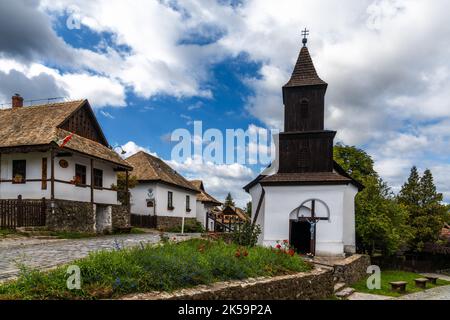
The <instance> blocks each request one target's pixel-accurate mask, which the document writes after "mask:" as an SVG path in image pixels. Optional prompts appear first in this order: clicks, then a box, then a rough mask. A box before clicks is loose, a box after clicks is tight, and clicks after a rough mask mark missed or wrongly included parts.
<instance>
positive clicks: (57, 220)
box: [46, 200, 95, 233]
mask: <svg viewBox="0 0 450 320" xmlns="http://www.w3.org/2000/svg"><path fill="white" fill-rule="evenodd" d="M54 202H55V208H51V201H48V207H47V217H46V224H47V228H48V229H49V230H53V231H69V232H89V233H90V232H95V213H94V209H93V207H92V205H91V204H90V203H89V202H78V201H67V200H55V201H54Z"/></svg>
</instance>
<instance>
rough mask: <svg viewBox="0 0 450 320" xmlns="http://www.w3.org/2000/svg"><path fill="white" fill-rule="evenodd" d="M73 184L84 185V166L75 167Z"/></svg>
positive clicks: (77, 165)
mask: <svg viewBox="0 0 450 320" xmlns="http://www.w3.org/2000/svg"><path fill="white" fill-rule="evenodd" d="M75 184H82V185H86V166H83V165H81V164H76V165H75Z"/></svg>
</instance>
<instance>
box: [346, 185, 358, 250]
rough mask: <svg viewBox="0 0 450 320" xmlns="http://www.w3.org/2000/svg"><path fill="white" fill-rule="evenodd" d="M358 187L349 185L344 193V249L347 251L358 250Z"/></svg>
mask: <svg viewBox="0 0 450 320" xmlns="http://www.w3.org/2000/svg"><path fill="white" fill-rule="evenodd" d="M357 193H358V188H356V187H355V186H354V185H348V186H347V188H346V189H345V193H344V230H343V231H344V234H343V239H344V250H345V252H346V253H355V252H356V239H355V197H356V195H357Z"/></svg>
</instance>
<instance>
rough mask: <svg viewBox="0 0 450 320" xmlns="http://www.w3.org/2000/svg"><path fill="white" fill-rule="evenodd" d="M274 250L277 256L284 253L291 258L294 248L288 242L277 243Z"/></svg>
mask: <svg viewBox="0 0 450 320" xmlns="http://www.w3.org/2000/svg"><path fill="white" fill-rule="evenodd" d="M275 249H276V253H277V254H280V253H284V254H288V255H290V256H291V257H293V256H294V255H295V248H294V247H293V246H292V245H291V244H290V243H289V241H288V240H283V241H277V244H276V246H275Z"/></svg>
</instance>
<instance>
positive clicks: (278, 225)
mask: <svg viewBox="0 0 450 320" xmlns="http://www.w3.org/2000/svg"><path fill="white" fill-rule="evenodd" d="M306 44H307V40H306V38H305V39H304V40H303V48H302V49H301V51H300V55H299V57H298V60H297V63H296V65H295V68H294V71H293V73H292V76H291V79H290V80H289V82H288V83H287V84H286V85H285V86H284V87H283V102H284V106H285V110H284V132H282V133H280V134H279V135H277V136H275V137H274V140H275V144H276V150H277V155H276V159H275V160H274V161H273V163H272V164H271V166H270V167H268V168H267V169H266V170H265V171H264V172H263V173H262V174H261V175H259V176H258V177H257V178H256V179H255V180H253V181H252V182H250V183H249V184H248V185H247V186H245V187H244V189H245V190H246V191H247V192H248V193H250V195H251V197H252V203H253V208H252V217H253V218H254V219H255V220H256V224H258V225H260V226H261V229H262V233H261V235H260V238H259V244H262V245H265V246H275V245H276V244H277V242H279V241H284V240H288V241H289V242H290V243H291V245H293V246H294V247H295V249H296V250H297V252H299V253H302V254H310V255H313V256H344V255H345V254H352V253H354V252H355V196H356V194H357V193H358V191H360V190H361V189H362V188H363V186H362V185H361V184H360V183H359V182H357V181H355V180H354V179H352V178H351V177H350V176H349V175H348V174H347V173H346V172H345V171H344V170H343V169H342V168H341V167H340V166H339V165H338V164H337V163H336V162H335V161H334V160H333V140H334V137H335V135H336V132H335V131H329V130H325V129H324V106H325V93H326V90H327V87H328V84H327V83H325V82H324V81H323V80H322V79H320V78H319V76H318V75H317V72H316V70H315V67H314V64H313V62H312V59H311V56H310V54H309V51H308V48H307V46H306Z"/></svg>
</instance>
